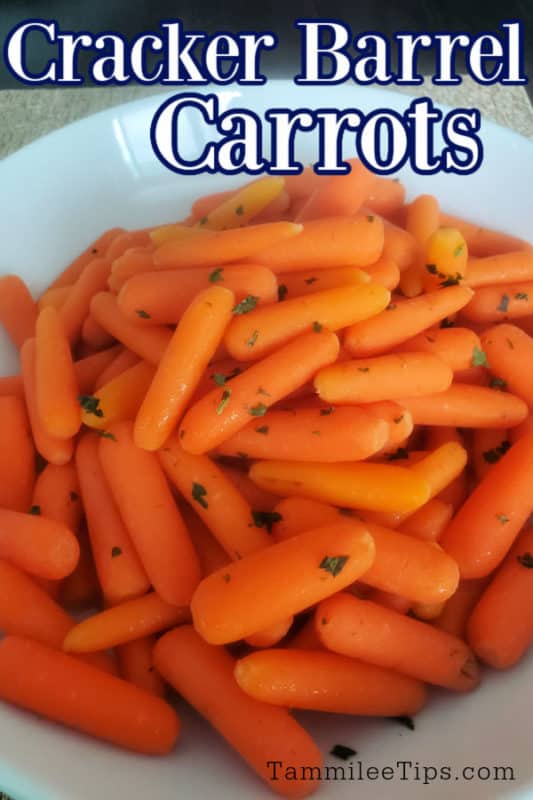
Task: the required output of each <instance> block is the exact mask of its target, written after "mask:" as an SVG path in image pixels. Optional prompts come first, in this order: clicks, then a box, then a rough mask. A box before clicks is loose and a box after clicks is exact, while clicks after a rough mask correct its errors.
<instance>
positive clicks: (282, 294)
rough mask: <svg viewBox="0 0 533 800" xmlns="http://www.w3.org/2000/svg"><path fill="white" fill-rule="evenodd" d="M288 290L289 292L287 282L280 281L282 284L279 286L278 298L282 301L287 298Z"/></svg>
mask: <svg viewBox="0 0 533 800" xmlns="http://www.w3.org/2000/svg"><path fill="white" fill-rule="evenodd" d="M288 292H289V290H288V289H287V287H286V286H285V284H284V283H280V285H279V286H278V300H279V302H280V303H281V302H282V300H285V298H286V297H287V294H288Z"/></svg>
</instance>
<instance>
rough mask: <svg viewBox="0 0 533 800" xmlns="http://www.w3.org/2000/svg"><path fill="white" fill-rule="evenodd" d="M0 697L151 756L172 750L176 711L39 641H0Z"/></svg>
mask: <svg viewBox="0 0 533 800" xmlns="http://www.w3.org/2000/svg"><path fill="white" fill-rule="evenodd" d="M0 697H1V698H2V700H5V701H7V702H9V703H13V704H14V705H17V706H20V707H22V708H25V709H27V710H28V711H33V712H34V713H35V714H39V715H40V716H42V717H46V718H48V719H51V720H53V721H54V722H61V723H63V724H64V725H68V726H69V727H71V728H74V729H76V730H79V731H82V732H83V733H87V734H89V735H91V736H96V737H98V738H100V739H105V740H106V741H109V742H112V743H113V744H117V745H120V746H121V747H125V748H127V749H129V750H133V751H135V752H139V753H147V754H151V755H163V754H165V753H168V752H170V750H172V748H173V747H174V744H175V742H176V739H177V736H178V732H179V720H178V717H177V716H176V712H175V711H174V710H173V709H172V708H171V707H170V706H169V705H167V704H166V703H164V702H163V701H162V700H160V699H159V698H158V697H153V696H152V695H151V694H149V693H148V692H144V691H142V690H141V689H138V688H137V687H136V686H133V685H132V684H130V683H126V681H123V680H120V678H116V677H114V676H113V675H108V674H106V673H105V672H102V671H101V670H99V669H97V668H96V667H93V666H90V665H89V664H84V663H83V662H82V661H79V660H78V659H76V658H72V657H71V656H68V655H66V654H65V653H61V652H60V651H58V650H52V649H50V648H49V647H46V646H45V645H43V644H40V643H38V642H32V641H30V640H29V639H23V638H20V637H18V636H8V637H6V638H5V639H3V640H2V642H0Z"/></svg>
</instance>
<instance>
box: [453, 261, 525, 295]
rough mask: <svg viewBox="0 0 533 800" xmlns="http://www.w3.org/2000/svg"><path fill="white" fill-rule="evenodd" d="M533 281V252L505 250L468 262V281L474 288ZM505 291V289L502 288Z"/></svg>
mask: <svg viewBox="0 0 533 800" xmlns="http://www.w3.org/2000/svg"><path fill="white" fill-rule="evenodd" d="M527 281H533V252H531V251H529V252H525V251H515V252H508V251H506V252H504V253H501V254H499V255H494V256H489V257H487V258H473V259H470V261H469V262H468V277H467V283H468V285H469V286H471V287H472V288H473V289H479V288H480V287H489V286H493V287H494V291H495V292H496V291H497V289H496V286H498V285H500V286H501V285H505V284H514V283H524V282H527ZM502 291H503V289H502Z"/></svg>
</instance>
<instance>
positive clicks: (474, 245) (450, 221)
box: [440, 212, 531, 257]
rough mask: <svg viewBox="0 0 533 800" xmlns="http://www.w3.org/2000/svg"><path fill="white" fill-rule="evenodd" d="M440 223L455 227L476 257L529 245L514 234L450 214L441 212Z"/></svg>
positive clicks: (506, 251)
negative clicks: (491, 228) (510, 234)
mask: <svg viewBox="0 0 533 800" xmlns="http://www.w3.org/2000/svg"><path fill="white" fill-rule="evenodd" d="M440 224H441V225H446V226H448V227H450V228H457V229H458V230H459V231H460V232H461V233H462V235H463V236H464V238H465V241H466V243H467V245H468V250H469V252H470V254H471V255H473V256H476V257H477V256H492V255H498V254H499V253H509V252H511V251H512V250H523V249H527V248H529V247H531V245H530V244H528V242H525V241H524V240H523V239H517V238H516V237H515V236H508V235H507V234H505V233H501V232H500V231H494V230H490V229H489V228H484V227H482V226H481V225H477V224H475V223H472V222H467V221H466V220H464V219H460V218H459V217H455V216H453V215H452V214H445V213H444V212H441V216H440Z"/></svg>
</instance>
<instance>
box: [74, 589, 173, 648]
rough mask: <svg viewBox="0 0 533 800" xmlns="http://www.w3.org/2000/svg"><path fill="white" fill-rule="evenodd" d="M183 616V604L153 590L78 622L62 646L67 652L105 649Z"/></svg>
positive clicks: (157, 630)
mask: <svg viewBox="0 0 533 800" xmlns="http://www.w3.org/2000/svg"><path fill="white" fill-rule="evenodd" d="M187 619H189V610H188V608H187V607H186V606H176V605H171V604H169V603H165V601H164V600H162V599H161V598H160V597H159V596H158V595H157V594H156V593H155V592H150V593H149V594H145V595H144V596H143V597H135V598H133V599H131V600H126V601H124V602H123V603H120V604H119V605H116V606H113V607H112V608H107V609H106V610H105V611H101V612H100V613H99V614H94V615H93V616H92V617H87V619H84V620H83V621H82V622H79V623H78V624H77V625H75V626H74V627H73V628H71V630H70V631H69V632H68V633H67V635H66V637H65V640H64V642H63V649H64V650H66V651H67V652H70V653H93V652H95V651H97V650H107V649H109V648H110V647H115V646H116V645H121V644H125V643H126V642H133V641H135V640H136V639H140V638H142V637H143V636H149V635H150V634H152V633H158V632H159V631H164V630H166V629H167V628H171V627H173V626H174V625H178V624H179V623H181V622H185V621H186V620H187Z"/></svg>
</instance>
